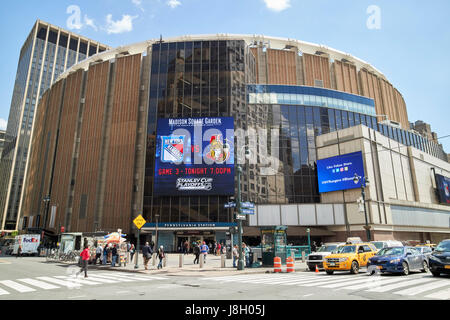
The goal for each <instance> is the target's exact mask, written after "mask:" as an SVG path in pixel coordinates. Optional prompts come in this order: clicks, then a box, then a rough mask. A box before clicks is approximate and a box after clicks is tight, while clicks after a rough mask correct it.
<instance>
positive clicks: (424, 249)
mask: <svg viewBox="0 0 450 320" xmlns="http://www.w3.org/2000/svg"><path fill="white" fill-rule="evenodd" d="M415 248H416V249H417V250H419V251H420V253H421V254H423V255H424V256H425V258H427V263H428V265H430V261H429V259H430V255H431V253H433V249H432V248H431V247H430V246H416V247H415Z"/></svg>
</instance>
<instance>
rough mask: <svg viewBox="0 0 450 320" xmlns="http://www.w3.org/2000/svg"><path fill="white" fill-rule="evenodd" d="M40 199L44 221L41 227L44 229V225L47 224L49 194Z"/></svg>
mask: <svg viewBox="0 0 450 320" xmlns="http://www.w3.org/2000/svg"><path fill="white" fill-rule="evenodd" d="M42 201H43V202H44V221H43V223H42V229H45V225H46V224H47V214H48V204H49V203H50V196H45V197H44V199H42ZM38 227H39V226H38Z"/></svg>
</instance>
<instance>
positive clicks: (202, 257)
mask: <svg viewBox="0 0 450 320" xmlns="http://www.w3.org/2000/svg"><path fill="white" fill-rule="evenodd" d="M204 259H205V258H204V256H203V254H200V257H199V258H198V262H199V265H200V269H201V268H203V263H204V261H205V260H204Z"/></svg>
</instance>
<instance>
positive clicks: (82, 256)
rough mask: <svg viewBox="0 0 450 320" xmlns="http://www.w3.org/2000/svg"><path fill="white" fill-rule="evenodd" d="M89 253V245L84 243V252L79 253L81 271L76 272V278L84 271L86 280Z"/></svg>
mask: <svg viewBox="0 0 450 320" xmlns="http://www.w3.org/2000/svg"><path fill="white" fill-rule="evenodd" d="M89 258H90V253H89V245H88V244H87V243H86V244H85V245H84V250H83V251H81V253H80V259H81V269H80V271H78V272H77V276H78V275H79V274H80V273H81V272H83V270H84V277H85V278H87V277H88V275H87V268H88V263H89Z"/></svg>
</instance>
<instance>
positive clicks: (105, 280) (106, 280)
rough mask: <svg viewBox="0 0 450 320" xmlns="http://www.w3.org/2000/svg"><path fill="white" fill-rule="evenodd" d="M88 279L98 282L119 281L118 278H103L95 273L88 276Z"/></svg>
mask: <svg viewBox="0 0 450 320" xmlns="http://www.w3.org/2000/svg"><path fill="white" fill-rule="evenodd" d="M88 279H89V280H93V281H95V282H100V283H119V282H120V281H119V280H111V279H105V278H103V277H99V276H97V275H93V276H89V277H88Z"/></svg>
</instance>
